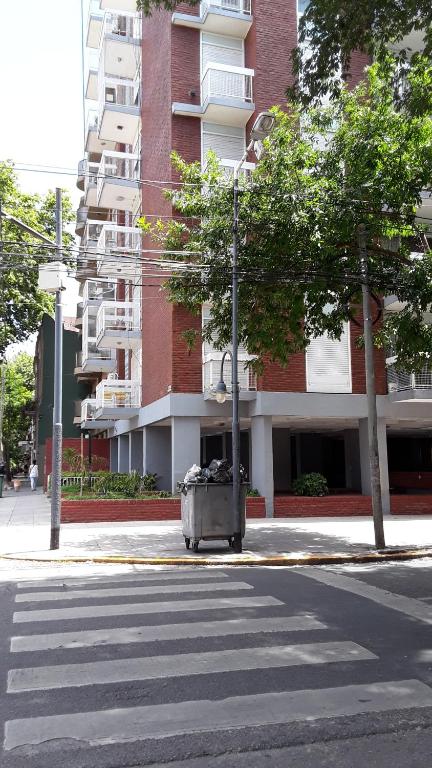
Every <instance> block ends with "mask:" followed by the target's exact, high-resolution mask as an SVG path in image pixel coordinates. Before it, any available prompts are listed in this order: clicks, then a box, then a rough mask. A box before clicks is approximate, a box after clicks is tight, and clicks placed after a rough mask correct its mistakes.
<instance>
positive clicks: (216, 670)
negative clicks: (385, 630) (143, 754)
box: [0, 570, 432, 768]
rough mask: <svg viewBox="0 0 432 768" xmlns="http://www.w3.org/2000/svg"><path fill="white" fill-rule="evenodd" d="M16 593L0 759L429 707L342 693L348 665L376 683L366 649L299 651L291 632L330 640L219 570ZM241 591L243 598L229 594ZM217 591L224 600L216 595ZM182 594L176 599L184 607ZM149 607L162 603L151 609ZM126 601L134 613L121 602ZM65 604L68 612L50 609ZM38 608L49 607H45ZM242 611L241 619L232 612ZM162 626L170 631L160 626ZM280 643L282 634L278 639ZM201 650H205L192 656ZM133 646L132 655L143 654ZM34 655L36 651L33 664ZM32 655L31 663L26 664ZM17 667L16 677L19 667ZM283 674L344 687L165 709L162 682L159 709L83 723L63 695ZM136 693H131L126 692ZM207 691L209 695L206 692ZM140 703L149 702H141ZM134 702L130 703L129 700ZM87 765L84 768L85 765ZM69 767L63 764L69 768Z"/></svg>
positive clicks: (421, 694)
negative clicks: (34, 705)
mask: <svg viewBox="0 0 432 768" xmlns="http://www.w3.org/2000/svg"><path fill="white" fill-rule="evenodd" d="M20 587H21V588H20V590H19V592H18V593H17V595H16V598H15V599H16V603H19V604H21V607H22V610H19V611H16V612H15V613H14V614H13V622H14V624H15V626H16V625H20V624H25V625H27V626H26V627H25V628H24V627H23V628H22V630H21V633H20V634H19V635H18V634H17V635H16V636H14V637H12V638H11V644H10V650H11V653H13V654H14V655H13V657H12V656H11V658H13V659H14V663H13V664H11V665H10V666H11V667H12V666H13V667H14V668H12V669H10V670H9V674H8V685H7V692H8V695H9V696H13V701H14V718H15V719H13V720H12V719H11V720H9V721H8V722H7V723H6V726H5V739H4V750H5V753H9V752H10V750H13V749H16V748H18V747H25V748H26V749H29V748H31V749H32V750H33V754H37V753H40V754H41V755H42V754H43V753H44V750H47V749H48V750H54V752H55V751H56V750H62V749H68V748H69V745H70V744H72V743H73V744H80V746H85V747H87V748H89V749H90V748H92V747H95V746H99V745H115V744H125V743H127V742H133V741H143V742H144V741H146V740H150V739H152V740H154V739H163V738H166V737H169V736H177V735H181V734H199V733H203V732H206V731H213V732H219V731H224V730H230V729H241V728H245V727H254V726H270V725H277V724H285V723H293V722H296V721H309V720H315V719H319V718H336V717H340V716H350V715H358V714H362V713H373V712H376V713H378V712H391V711H392V710H394V709H395V708H397V709H398V710H404V709H410V708H413V707H420V708H422V707H423V708H424V707H432V689H431V688H430V687H429V686H427V685H425V684H424V683H422V682H420V681H419V680H411V679H407V680H399V681H382V680H380V681H379V682H367V683H362V684H355V685H353V684H351V679H352V678H350V676H349V669H352V668H354V666H355V668H356V669H357V666H356V665H358V664H361V665H363V667H364V668H365V669H367V670H369V671H368V673H367V674H368V678H367V679H369V680H371V679H372V680H373V681H374V680H375V679H376V678H375V677H374V670H376V666H375V665H376V662H377V660H378V657H377V656H376V655H375V654H374V653H373V652H372V651H371V650H369V649H368V648H365V647H363V646H362V645H359V644H357V643H355V642H353V641H351V640H350V639H346V638H345V637H344V638H342V639H334V635H333V636H332V637H330V638H329V639H328V640H326V639H325V638H326V636H325V635H324V640H323V637H322V634H320V635H319V636H318V637H317V636H315V637H314V636H313V635H312V638H311V637H310V636H306V637H305V641H304V642H302V641H301V638H302V633H303V634H304V633H305V632H306V633H315V632H320V633H323V632H328V631H332V632H334V628H332V627H331V626H328V625H327V624H326V623H325V622H324V621H322V620H320V617H319V616H318V617H317V616H316V615H315V614H314V613H311V612H304V613H303V612H300V613H297V614H296V615H285V614H286V611H287V607H286V606H285V605H284V603H283V602H282V600H280V599H278V598H276V597H273V596H271V595H257V594H254V593H253V589H254V588H253V586H252V585H250V584H248V583H246V582H244V581H234V580H231V578H228V574H225V573H223V572H221V571H218V572H216V571H195V570H189V571H188V570H185V571H181V572H180V571H178V570H176V571H172V572H169V573H168V572H166V571H164V572H148V573H145V574H143V573H140V574H138V575H136V574H128V576H127V577H123V578H122V577H110V578H107V579H105V578H100V579H98V580H97V581H96V580H89V581H86V580H83V579H71V580H68V581H62V580H52V579H51V580H48V581H45V582H40V583H38V584H34V583H32V582H27V583H23V584H21V585H20ZM246 590H247V591H248V594H246V595H245V594H239V593H241V592H243V593H244V591H246ZM224 592H225V593H228V594H225V595H223V596H221V595H220V594H218V593H224ZM184 594H186V595H187V599H183V595H184ZM160 597H162V598H163V599H162V600H160V599H158V598H160ZM134 598H135V599H136V601H135V602H124V600H126V601H127V600H128V599H132V600H133V599H134ZM66 600H67V601H75V602H76V604H75V605H69V606H66V607H65V606H62V607H58V606H57V605H56V603H57V602H58V601H66ZM45 602H47V603H54V605H51V606H48V607H45V606H43V604H44V603H45ZM39 605H42V606H43V607H39ZM243 609H244V610H245V611H246V613H241V611H243ZM203 611H204V612H206V611H213V612H219V613H217V614H216V616H215V618H214V620H208V617H206V616H203V617H201V613H202V612H203ZM233 611H236V613H233ZM179 613H185V614H187V615H186V616H185V617H184V619H183V617H182V620H180V617H179V616H177V620H175V619H176V615H177V614H179ZM159 614H165V615H167V618H166V619H164V622H165V623H162V621H161V618H160V617H159V618H158V615H159ZM135 616H137V617H140V616H142V617H143V618H142V619H141V620H139V619H138V620H135V622H136V624H137V625H136V626H124V627H122V626H118V621H119V619H120V618H121V617H124V619H123V618H122V623H125V624H127V618H129V619H131V620H134V617H135ZM171 617H173V618H174V620H173V621H172V623H169V622H170V618H171ZM99 619H101V620H103V622H102V623H101V624H100V625H99V626H98V625H97V624H96V626H95V624H94V621H97V620H99ZM74 620H75V621H79V622H80V623H79V624H77V625H75V626H72V627H71V628H70V630H69V629H68V622H69V621H74ZM154 621H157V622H159V623H156V624H155V623H153V622H154ZM40 622H41V623H44V622H46V623H48V624H50V625H55V626H54V627H53V628H54V629H55V630H56V631H54V632H46V633H43V632H42V628H41V627H40V626H37V633H30V634H25V630H26V629H27V628H28V629H29V630H31V629H33V626H32V625H39V623H40ZM88 622H92V623H90V624H89V623H88ZM141 622H142V623H141ZM147 622H149V623H147ZM57 624H58V625H59V626H57ZM138 625H139V626H138ZM35 629H36V627H35ZM47 629H49V627H48V626H47ZM278 633H279V634H278ZM280 633H287V635H288V637H287V638H284V637H282V636H281V634H280ZM291 633H296V634H295V635H291ZM299 633H300V634H299ZM257 635H261V637H260V638H258V637H257ZM254 636H255V637H254ZM212 638H213V639H214V640H213V645H212V644H211V642H212ZM194 639H196V640H197V641H200V645H197V646H196V648H195V647H192V651H193V652H190V646H189V647H187V646H185V645H184V644H183V647H182V646H178V645H177V643H181V642H182V641H186V640H194ZM206 639H208V640H209V647H208V648H205V650H199V648H202V647H203V646H204V642H203V641H204V640H206ZM162 642H163V643H165V645H164V646H163V647H161V648H159V646H158V645H157V644H158V643H162ZM148 643H155V644H156V645H155V651H154V650H153V648H151V649H149V651H150V654H151V655H149V656H146V655H145V650H144V649H145V648H146V647H147V648H149V646H148ZM134 644H135V645H134ZM137 644H142V648H141V649H140V648H139V647H138V645H137ZM146 644H147V646H146ZM225 644H226V647H224V645H225ZM233 646H234V647H233ZM185 647H186V650H184V648H185ZM75 651H77V653H76V654H75V655H74V652H75ZM41 652H44V654H43V656H42V657H41V655H40V654H41ZM134 653H138V655H137V656H134ZM20 654H21V655H20ZM22 654H27V655H25V656H24V657H23V656H22ZM32 654H39V655H38V656H37V657H36V658H35V657H34V656H33V657H32ZM53 656H55V658H53ZM33 659H34V662H33V663H32V661H33ZM42 659H43V661H42ZM77 659H78V660H77ZM21 661H22V663H25V665H26V666H23V667H22V668H20V667H19V665H20V663H21ZM59 662H60V663H59ZM338 665H339V666H338ZM347 665H348V667H347ZM367 665H370V666H367ZM294 667H304V668H306V667H307V668H311V669H312V668H315V669H317V668H319V667H320V668H321V670H322V671H323V675H324V679H326V677H327V678H330V681H331V678H332V672H331V670H332V669H335V668H337V669H338V673H339V678H338V681H339V680H340V674H342V673H343V674H344V675H346V681H347V684H346V685H340V684H339V686H338V687H323V688H317V689H312V688H310V689H307V690H282V691H281V690H277V691H271V690H270V691H269V692H260V690H262V689H261V688H259V687H258V689H257V690H256V692H254V693H251V692H250V691H251V687H250V682H249V686H246V687H245V693H244V695H241V696H228V697H227V698H225V699H213V698H211V695H213V696H214V693H213V694H210V693H209V697H208V698H203V693H202V691H203V689H202V687H201V689H200V690H201V695H197V696H196V697H195V698H193V697H189V699H190V700H186V701H176V702H174V701H173V702H170V695H169V692H170V684H169V682H165V683H164V685H163V686H162V685H161V686H160V688H159V692H161V691H162V692H163V695H164V698H163V699H162V701H164V700H165V701H166V703H155V704H151V703H148V704H146V705H145V706H140V705H138V706H126V705H125V706H124V707H122V708H118V709H106V708H101V706H102V707H103V704H102V705H101V704H100V703H99V701H100V700H97V696H96V700H97V701H98V704H96V703H95V704H94V705H93V707H91V705H90V711H85V712H80V711H74V708H73V702H74V698H73V697H72V696H71V694H72V690H73V689H81V691H83V692H84V696H85V697H87V690H88V696H89V697H91V696H92V695H95V694H94V693H93V691H92V686H108V685H112V686H116V685H117V686H121V689H120V688H118V690H119V691H120V690H121V691H123V692H124V691H127V690H128V689H127V684H130V683H133V682H141V681H159V680H160V681H168V680H169V679H173V680H175V679H178V680H179V681H180V682H179V684H182V683H181V678H185V679H187V678H189V677H190V676H195V680H197V679H198V682H199V677H198V676H202V675H207V676H210V677H209V678H208V679H207V678H206V679H205V681H202V682H201V686H203V685H204V684H205V686H206V688H207V685H208V683H209V681H211V682H212V683H215V682H216V681H217V679H218V678H217V676H218V675H221V674H224V673H228V675H229V676H230V677H229V679H231V675H232V674H235V673H237V674H239V675H240V674H242V675H244V676H246V677H247V679H248V680H250V681H252V683H253V686H255V685H256V686H258V685H259V683H258V682H257V681H258V680H259V677H258V676H257V673H259V672H260V671H261V670H263V674H264V670H268V671H270V670H283V669H285V668H286V669H289V668H294ZM299 671H300V670H299ZM280 674H282V672H281V673H280ZM292 674H295V673H294V670H293V672H292ZM297 674H298V673H297ZM302 674H303V673H302ZM407 677H408V675H407ZM239 679H240V680H243V679H246V678H239ZM269 679H270V678H269ZM273 679H275V678H273ZM297 679H299V678H298V677H297ZM310 679H311V678H310V677H309V680H310ZM312 679H315V678H312ZM319 679H320V680H321V679H322V678H321V677H320V678H319ZM124 684H126V686H125V685H124ZM327 685H328V684H327ZM297 687H298V685H297ZM66 688H68V689H69V691H70V694H69V695H70V696H71V698H70V701H71V702H72V704H71V706H70V708H69V706H68V707H67V709H66V712H65V711H64V709H62V710H61V711H62V712H63V714H54V713H55V712H57V711H58V710H57V709H56V708H54V709H53V703H52V702H54V701H55V698H54V697H55V695H56V692H58V691H60V692H61V693H60V694H58V693H57V695H61V696H63V694H62V691H63V690H64V689H66ZM131 689H132V686H131ZM97 690H99V695H102V694H101V690H103V689H100V688H99V689H95V692H96V691H97ZM136 690H138V691H139V690H140V688H139V687H138V688H137V687H135V691H136ZM145 690H146V691H150V692H151V690H152V689H151V687H150V686H146V688H145ZM210 690H220V688H217V686H216V687H215V688H214V689H211V686H210V688H209V691H210ZM222 690H223V688H222ZM236 690H240V689H239V688H236ZM264 690H266V689H264ZM38 691H39V692H40V693H39V694H38V702H39V704H38V707H39V709H38V713H37V714H38V716H37V717H31V716H28V711H26V712H25V714H26V716H25V717H23V716H20V715H22V714H23V713H22V711H20V710H19V707H20V705H21V703H22V704H23V706H24V705H25V703H26V701H27V699H29V700H30V702H32V701H34V699H32V698H31V697H32V696H34V695H35V694H34V692H38ZM246 691H247V692H246ZM76 695H77V696H78V695H79V690H77V694H76ZM81 695H83V694H81ZM103 695H104V697H105V695H106V694H105V693H104V694H103ZM64 700H65V701H69V698H65V699H64ZM78 700H79V699H78ZM102 700H103V701H104V700H105V698H104V699H102ZM90 701H91V699H90ZM106 701H110V698H106ZM148 701H149V702H151V698H150V699H148ZM133 703H134V704H135V703H137V704H139V702H136V700H135V699H133ZM44 705H46V706H47V711H44V709H43V707H44ZM54 706H55V705H54ZM48 707H49V708H48ZM69 709H70V711H67V710H69ZM0 762H1V760H0ZM88 764H89V765H90V764H92V762H91V759H90V758H89V760H88ZM50 765H51V763H50ZM74 766H75V762H74V759H72V761H71V762H70V768H74Z"/></svg>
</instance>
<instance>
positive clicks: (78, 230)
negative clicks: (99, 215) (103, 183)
mask: <svg viewBox="0 0 432 768" xmlns="http://www.w3.org/2000/svg"><path fill="white" fill-rule="evenodd" d="M87 217H88V205H86V204H85V201H84V196H83V197H81V198H80V201H79V206H78V208H77V212H76V224H75V234H77V235H78V237H81V235H82V233H83V232H84V229H85V225H86V221H87Z"/></svg>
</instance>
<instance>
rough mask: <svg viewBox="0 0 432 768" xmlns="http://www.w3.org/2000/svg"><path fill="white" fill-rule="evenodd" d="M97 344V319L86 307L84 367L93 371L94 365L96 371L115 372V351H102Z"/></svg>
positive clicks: (83, 344)
mask: <svg viewBox="0 0 432 768" xmlns="http://www.w3.org/2000/svg"><path fill="white" fill-rule="evenodd" d="M96 342H97V339H96V317H95V315H94V314H92V313H91V312H90V307H86V308H85V310H84V312H83V322H82V367H83V369H87V370H91V365H92V364H93V366H95V368H94V370H101V371H104V370H106V371H112V370H115V365H116V356H115V350H114V349H101V348H99V347H98V346H97V343H96Z"/></svg>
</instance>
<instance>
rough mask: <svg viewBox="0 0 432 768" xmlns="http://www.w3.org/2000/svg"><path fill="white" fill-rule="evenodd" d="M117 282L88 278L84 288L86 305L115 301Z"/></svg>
mask: <svg viewBox="0 0 432 768" xmlns="http://www.w3.org/2000/svg"><path fill="white" fill-rule="evenodd" d="M116 288H117V283H115V282H113V281H109V280H86V281H85V283H84V289H83V303H84V306H88V305H93V306H96V307H97V306H99V305H100V304H101V303H102V301H115V297H116Z"/></svg>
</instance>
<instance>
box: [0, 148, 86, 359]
mask: <svg viewBox="0 0 432 768" xmlns="http://www.w3.org/2000/svg"><path fill="white" fill-rule="evenodd" d="M0 200H1V205H2V210H3V212H4V213H8V214H10V215H12V216H14V217H15V218H17V219H20V220H21V221H22V222H24V224H27V225H28V226H30V227H32V228H33V229H35V230H37V231H38V232H40V233H41V234H44V235H45V237H48V238H49V239H55V194H54V192H52V191H50V192H48V193H47V194H46V195H45V196H44V197H41V196H40V195H29V194H26V193H24V192H22V191H21V190H20V189H19V187H18V183H17V178H16V174H15V173H14V170H13V166H12V164H11V163H9V162H6V163H3V162H0ZM72 220H73V212H72V204H71V201H70V199H69V198H68V197H67V196H66V195H63V222H64V224H68V223H70V222H71V221H72ZM71 243H72V236H71V235H70V234H68V233H65V235H64V244H65V245H70V244H71ZM0 244H1V251H0V317H1V320H2V322H1V325H0V359H1V357H2V355H3V353H4V351H5V349H6V347H7V346H8V345H9V344H11V343H12V342H16V341H23V340H24V339H26V338H27V337H28V336H29V335H30V334H31V333H33V331H35V330H36V329H37V327H38V325H39V322H40V319H41V317H42V315H43V313H44V312H51V310H52V306H53V302H52V299H51V297H50V296H49V295H48V294H46V293H44V292H43V291H39V290H38V287H37V281H38V269H37V267H38V265H39V264H40V263H43V262H44V261H48V260H49V259H50V258H52V256H53V249H51V248H50V247H49V246H48V247H47V246H46V245H45V244H43V243H41V242H40V241H38V240H36V239H35V237H34V236H32V235H31V234H28V233H26V232H25V231H23V230H22V229H21V228H20V227H19V226H18V225H17V224H15V223H14V222H11V221H8V219H6V218H5V217H3V218H2V219H1V230H0Z"/></svg>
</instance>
